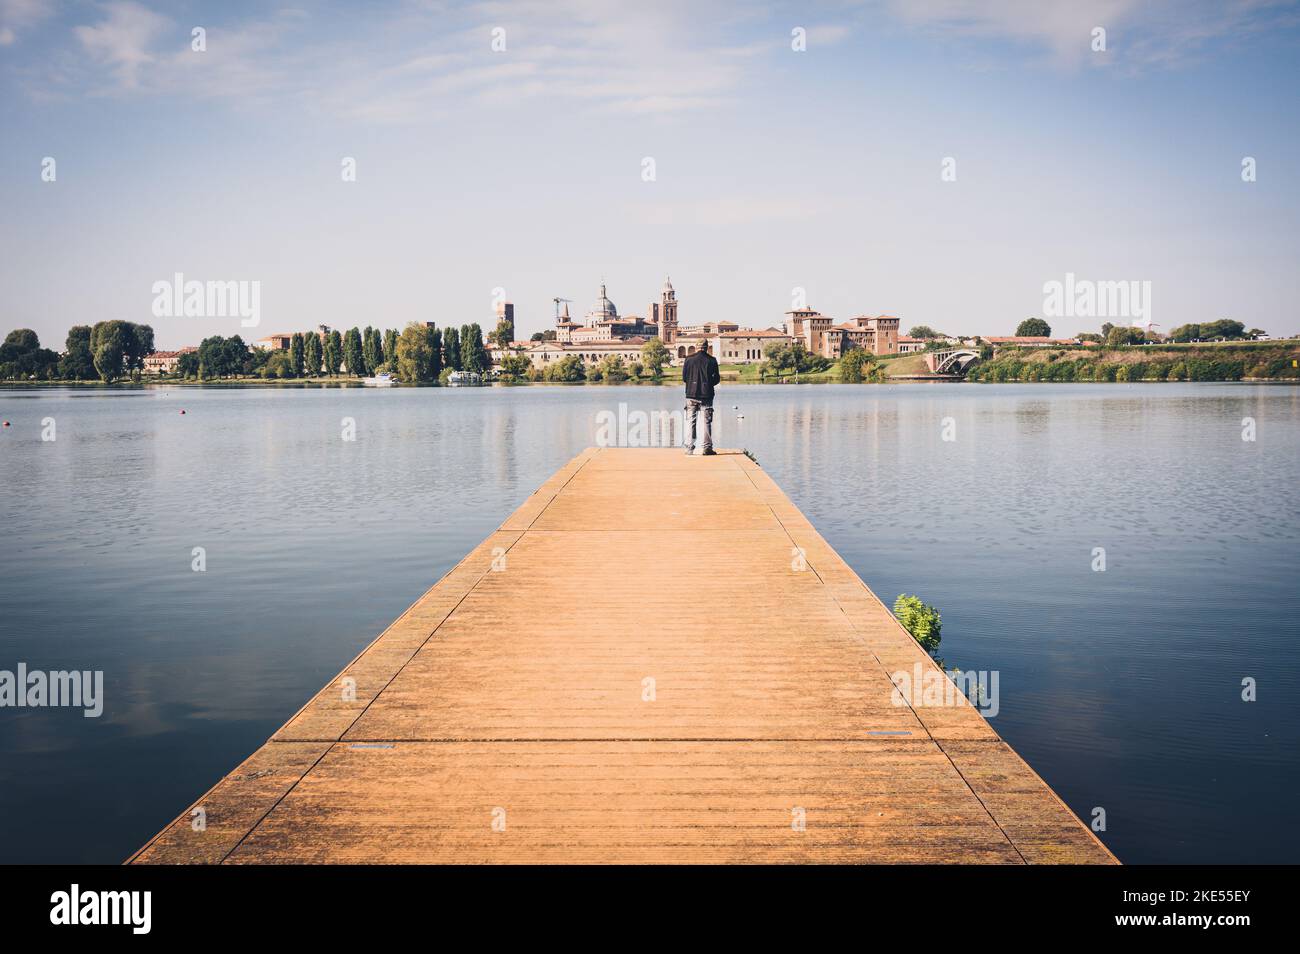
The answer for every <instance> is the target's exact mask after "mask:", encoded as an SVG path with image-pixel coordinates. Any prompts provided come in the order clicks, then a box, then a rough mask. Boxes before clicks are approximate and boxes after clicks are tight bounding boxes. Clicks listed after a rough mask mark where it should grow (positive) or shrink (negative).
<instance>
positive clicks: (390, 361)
mask: <svg viewBox="0 0 1300 954" xmlns="http://www.w3.org/2000/svg"><path fill="white" fill-rule="evenodd" d="M384 363H385V364H387V365H388V366H389V368H391V369H393V370H396V369H397V329H396V328H389V329H388V330H387V331H385V332H384Z"/></svg>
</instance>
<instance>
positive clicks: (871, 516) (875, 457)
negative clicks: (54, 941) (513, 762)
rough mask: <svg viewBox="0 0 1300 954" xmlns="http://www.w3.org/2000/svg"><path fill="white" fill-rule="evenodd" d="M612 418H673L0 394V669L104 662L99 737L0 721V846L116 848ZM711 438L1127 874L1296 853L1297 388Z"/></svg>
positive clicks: (738, 430) (553, 402)
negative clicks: (919, 630) (987, 711)
mask: <svg viewBox="0 0 1300 954" xmlns="http://www.w3.org/2000/svg"><path fill="white" fill-rule="evenodd" d="M619 402H626V403H627V405H628V407H629V408H630V409H632V410H642V411H653V410H665V411H677V410H679V409H680V406H681V399H680V396H679V395H678V393H677V392H676V391H672V390H667V389H658V388H630V387H628V388H600V387H595V388H518V389H509V388H499V389H419V390H412V389H395V390H384V391H381V390H366V389H274V390H257V389H210V390H209V389H204V390H197V389H167V390H165V391H157V392H146V391H136V392H131V391H94V392H85V391H59V390H48V391H4V392H0V415H2V416H3V417H4V418H5V419H7V420H10V421H12V422H14V426H13V427H11V428H10V429H8V430H7V431H6V432H5V434H4V438H3V441H4V443H3V454H2V455H0V477H2V478H3V486H4V487H5V491H6V492H5V494H4V496H3V503H0V518H3V520H4V525H5V527H6V531H7V532H6V536H5V545H4V548H3V551H2V552H0V606H3V614H0V642H2V644H3V647H4V653H3V661H0V668H12V667H13V666H14V665H15V664H16V662H18V661H25V662H27V663H28V664H29V665H30V666H33V667H38V668H42V669H61V668H80V669H86V668H90V669H103V670H104V671H105V683H106V696H107V709H106V712H105V715H104V717H103V718H101V719H99V720H84V719H82V718H81V717H80V714H79V713H75V712H65V711H49V710H46V711H41V710H28V711H15V710H4V711H3V712H0V845H2V846H3V847H2V848H0V857H2V858H3V860H12V861H30V860H47V861H48V860H91V861H105V862H115V861H118V860H120V859H121V858H122V857H124V856H125V855H126V854H127V853H129V852H130V851H131V850H132V849H134V848H135V847H137V846H138V844H139V843H140V842H141V841H142V840H143V839H145V838H147V837H148V836H149V835H151V834H153V832H154V831H155V830H156V829H157V827H158V826H159V824H160V823H161V821H162V820H164V819H166V818H168V817H170V816H171V815H172V814H173V813H174V812H175V811H176V810H177V808H178V807H179V806H182V805H184V804H187V803H188V801H189V800H190V799H191V798H192V797H193V796H194V795H195V794H196V793H197V792H199V791H201V790H203V789H204V788H205V787H207V786H208V785H210V784H211V783H212V782H213V781H214V780H215V779H216V778H217V777H219V776H220V774H221V773H223V772H225V771H227V770H228V769H229V768H230V767H231V766H232V765H233V764H235V762H236V761H237V760H238V759H240V758H242V757H243V756H245V755H246V754H247V753H248V752H250V751H251V750H252V749H253V748H255V747H256V746H257V745H258V744H260V743H261V742H262V741H263V740H264V739H265V738H266V736H267V735H268V734H269V733H270V732H272V731H273V730H274V729H276V728H277V727H278V726H279V725H280V724H281V723H282V722H283V721H284V720H285V719H286V718H287V717H288V716H289V715H291V714H292V713H293V712H294V711H295V710H296V709H297V708H298V707H299V706H300V705H301V704H302V703H303V702H304V701H305V700H306V699H307V698H308V697H309V696H310V695H311V694H312V693H314V692H315V690H316V689H318V688H319V687H320V686H321V685H322V684H323V683H324V682H325V681H326V680H327V679H329V678H330V677H331V676H333V675H334V674H335V673H336V672H337V671H338V669H339V667H340V665H341V664H342V663H343V662H345V661H346V660H347V659H349V658H351V656H352V655H353V654H354V653H355V652H356V651H357V650H358V649H359V648H360V647H361V646H363V645H364V644H365V643H366V642H368V641H369V640H370V639H371V638H372V637H373V636H374V634H375V633H376V632H378V631H379V630H380V629H381V628H382V627H383V626H384V625H385V624H387V623H388V622H389V621H391V619H393V618H394V617H395V616H396V615H397V614H398V613H399V612H401V611H402V609H404V608H405V607H406V606H407V605H408V604H409V603H410V602H411V601H412V600H413V599H415V598H416V597H417V596H418V595H419V594H420V593H421V592H423V591H424V589H426V588H427V587H428V585H429V584H430V583H431V582H432V581H433V580H434V579H436V578H437V577H438V576H439V575H441V574H442V573H443V572H445V571H446V570H447V569H449V568H450V567H451V566H452V565H454V564H455V563H456V562H457V561H458V560H459V559H460V558H461V557H462V556H463V555H464V554H465V553H466V552H467V551H468V550H469V549H470V548H471V547H472V546H474V545H475V544H476V543H478V542H479V541H480V540H481V539H482V538H483V537H484V536H485V535H486V534H487V533H488V532H490V531H491V530H492V529H494V528H495V527H496V526H497V525H498V524H499V523H500V522H501V520H502V519H504V517H505V516H506V515H507V514H508V513H509V512H510V511H511V510H512V509H513V508H514V507H516V506H518V504H519V503H521V502H522V501H523V499H524V498H525V497H527V496H528V494H529V493H531V491H532V490H533V489H534V488H535V487H536V486H537V484H539V483H540V482H541V481H542V480H544V479H545V478H546V477H547V476H549V475H550V474H551V473H552V472H553V471H554V470H555V469H556V468H558V467H559V466H561V465H562V464H563V463H564V462H565V461H567V460H568V459H569V458H570V457H571V456H572V455H573V454H575V453H576V452H577V451H579V450H580V449H582V448H583V447H585V446H587V445H588V444H590V443H592V442H593V435H594V433H595V431H596V415H597V414H598V413H600V412H602V411H615V412H617V408H618V404H619ZM732 405H739V410H738V411H737V410H733V408H732ZM181 409H184V410H185V411H186V412H187V413H186V414H184V415H182V414H180V411H181ZM741 414H743V415H744V418H743V420H742V419H740V418H739V415H741ZM45 416H54V417H55V418H56V419H57V421H58V428H59V430H58V433H59V439H58V440H57V441H56V442H54V443H43V442H41V441H40V439H39V421H40V420H41V418H43V417H45ZM1245 416H1250V417H1253V418H1255V419H1256V421H1257V428H1258V438H1257V440H1256V441H1254V442H1245V441H1242V440H1241V436H1240V435H1241V419H1242V418H1243V417H1245ZM345 417H351V418H353V419H354V420H355V422H356V429H357V431H356V432H357V438H356V440H355V441H351V442H349V441H344V440H343V439H342V436H341V422H342V419H343V418H345ZM946 420H950V421H951V423H952V430H951V433H952V434H953V436H955V439H954V440H944V430H945V421H946ZM715 424H716V428H717V443H718V444H719V446H736V447H744V448H748V449H749V450H751V451H752V452H753V453H754V454H755V455H756V456H757V458H758V460H759V462H760V463H761V464H762V465H763V466H764V467H765V468H767V469H768V470H769V471H770V472H771V473H772V475H773V476H774V477H775V478H776V479H777V480H778V481H779V482H780V483H781V485H782V486H783V487H784V488H785V490H786V491H787V492H788V493H789V494H790V496H791V497H792V498H793V499H794V500H795V502H796V503H797V504H799V506H800V507H802V508H803V510H804V512H805V513H806V514H807V515H808V516H809V518H810V519H811V520H812V521H813V522H814V523H815V524H816V525H817V527H818V528H819V529H820V530H821V531H822V533H823V534H824V535H825V536H826V537H827V538H828V539H829V540H830V542H831V543H832V544H833V545H834V546H836V548H837V549H839V551H840V553H841V554H842V555H843V556H844V557H845V559H846V560H848V561H849V563H850V564H852V565H853V566H854V568H855V569H856V570H857V571H858V572H859V573H860V574H861V575H862V576H863V578H864V579H866V581H867V582H868V583H869V584H870V585H871V586H872V587H873V588H874V589H875V590H876V592H877V593H878V594H879V595H880V596H881V597H882V598H883V599H885V600H886V601H892V599H893V597H894V596H895V595H897V594H898V593H900V592H909V593H912V592H915V593H920V594H921V595H922V596H923V597H924V598H925V599H926V600H927V601H929V602H933V603H935V604H936V605H938V606H939V607H940V609H941V610H942V612H943V614H944V644H943V654H944V656H945V658H946V659H947V660H948V661H949V663H950V664H956V665H961V666H966V667H970V668H977V669H996V670H999V672H1000V673H1001V712H1000V713H999V715H998V717H997V720H996V727H997V728H998V730H999V731H1000V732H1001V733H1002V734H1003V735H1004V736H1006V738H1007V739H1008V740H1009V741H1010V742H1011V743H1012V744H1013V745H1014V746H1016V748H1017V749H1018V750H1019V751H1020V752H1021V753H1022V754H1024V755H1025V757H1026V758H1027V759H1028V760H1029V762H1030V763H1031V764H1032V765H1033V766H1034V767H1035V769H1037V770H1038V771H1039V772H1040V773H1041V774H1042V775H1044V776H1045V777H1046V778H1047V779H1048V781H1049V782H1050V783H1051V784H1052V785H1053V786H1054V787H1055V788H1056V789H1057V791H1058V792H1060V793H1061V795H1062V796H1063V797H1064V798H1065V799H1066V800H1067V802H1069V804H1070V805H1071V807H1072V808H1074V809H1075V811H1076V812H1077V813H1079V814H1080V815H1082V816H1085V817H1087V816H1088V815H1089V813H1090V811H1091V809H1092V807H1094V806H1097V805H1101V806H1103V807H1105V808H1106V809H1107V815H1108V817H1109V819H1110V823H1111V830H1110V831H1109V832H1107V833H1106V840H1107V842H1108V844H1110V845H1111V846H1112V848H1114V850H1115V851H1116V852H1117V853H1118V854H1119V855H1120V857H1121V858H1122V859H1124V860H1126V861H1131V862H1142V861H1225V862H1228V861H1263V860H1272V861H1294V860H1295V858H1296V856H1297V848H1298V847H1300V836H1297V835H1296V834H1294V833H1293V829H1292V827H1291V826H1290V825H1289V818H1287V817H1286V815H1285V814H1284V813H1285V808H1286V807H1287V806H1289V798H1288V797H1287V793H1289V792H1290V791H1292V790H1294V786H1295V783H1296V782H1297V781H1300V779H1298V778H1297V767H1296V763H1295V756H1294V753H1295V752H1296V751H1297V742H1300V738H1297V736H1298V735H1300V732H1298V731H1297V728H1298V724H1300V717H1297V715H1296V714H1295V712H1294V709H1293V707H1291V706H1290V705H1289V700H1291V699H1293V698H1294V697H1295V693H1296V690H1297V688H1298V687H1297V681H1298V674H1300V662H1298V659H1297V654H1298V653H1300V650H1298V649H1297V645H1298V643H1297V640H1296V636H1297V635H1300V627H1298V626H1297V623H1296V620H1297V618H1298V613H1297V611H1298V610H1300V605H1298V598H1297V595H1296V594H1297V593H1298V592H1300V587H1297V582H1300V580H1298V579H1297V573H1296V570H1295V565H1296V563H1295V558H1296V551H1295V541H1296V539H1297V536H1298V535H1300V513H1297V509H1298V506H1297V503H1296V500H1295V494H1294V488H1295V486H1296V483H1297V476H1298V474H1297V463H1296V462H1297V459H1298V455H1297V452H1298V451H1300V392H1298V391H1297V390H1296V389H1293V388H1279V387H1268V386H1248V385H1177V384H1170V385H1098V386H1090V385H1061V386H1054V385H1030V386H1019V385H1005V386H951V387H933V386H926V385H918V386H901V387H888V388H881V387H851V386H850V387H840V386H784V387H781V386H768V387H745V388H739V387H736V388H727V389H723V390H722V391H721V392H720V396H719V400H718V413H717V416H716V419H715ZM195 546H202V547H204V548H205V549H206V552H207V570H206V571H205V572H203V573H195V572H193V571H192V569H191V551H192V549H193V547H195ZM1096 547H1104V548H1105V550H1106V554H1107V566H1108V568H1107V571H1106V572H1105V573H1095V572H1093V571H1092V570H1091V569H1090V563H1091V555H1092V552H1093V550H1094V548H1096ZM717 569H718V571H719V572H724V573H725V572H726V568H725V567H719V568H717ZM608 585H615V586H618V585H626V586H631V587H635V586H636V583H635V582H634V581H620V580H617V579H614V580H611V581H609V583H608ZM737 638H738V639H743V638H744V634H737ZM1244 676H1255V677H1256V678H1258V679H1259V680H1260V682H1261V686H1262V690H1261V694H1260V701H1259V702H1257V703H1253V704H1246V703H1243V702H1241V701H1240V682H1241V679H1242V678H1243V677H1244ZM90 723H94V724H90ZM90 804H93V805H94V811H93V812H90V811H88V810H87V806H88V805H90Z"/></svg>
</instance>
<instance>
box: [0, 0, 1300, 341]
mask: <svg viewBox="0 0 1300 954" xmlns="http://www.w3.org/2000/svg"><path fill="white" fill-rule="evenodd" d="M1098 28H1101V29H1103V30H1104V31H1105V33H1104V35H1103V39H1104V46H1105V49H1104V50H1102V49H1097V47H1098V34H1097V32H1096V31H1097V29H1098ZM196 30H198V31H200V32H198V33H196ZM196 46H199V47H202V49H196ZM1298 46H1300V8H1298V7H1297V4H1295V3H1292V2H1285V3H1283V2H1264V0H1261V2H1244V3H1235V4H1230V5H1223V4H1219V3H1214V2H1210V0H1195V2H1187V3H1173V2H1151V3H1140V2H1138V0H1100V2H1097V3H1091V4H1085V3H1031V2H1028V0H1001V2H988V3H976V2H974V0H969V2H968V0H915V2H907V3H904V2H901V0H898V2H889V0H881V2H862V3H850V4H842V3H832V4H821V5H818V4H814V5H811V6H810V5H803V4H800V5H794V4H790V5H785V4H776V5H773V6H765V7H762V8H752V7H750V6H747V5H744V4H740V3H709V2H680V3H677V2H669V3H665V4H656V5H653V7H651V6H650V5H640V6H631V5H629V6H628V7H626V8H616V7H614V6H612V5H609V4H602V3H596V2H592V0H560V2H556V3H545V4H542V3H532V2H520V3H515V2H488V3H482V4H457V3H434V2H416V0H410V2H389V3H379V4H374V5H368V6H367V7H366V8H365V12H364V16H362V15H360V14H359V13H358V12H357V10H356V8H351V7H349V6H347V5H344V4H341V3H325V4H306V5H304V6H302V7H287V6H286V7H280V6H274V5H272V6H270V7H266V8H262V7H259V6H257V5H248V4H242V3H235V4H223V5H212V4H204V3H198V2H184V0H182V2H178V3H171V4H145V3H141V2H135V0H111V2H69V3H41V2H36V0H0V85H2V87H3V97H2V102H0V138H2V139H3V141H4V143H5V149H4V150H3V152H0V208H2V209H3V210H4V211H3V217H4V228H3V229H2V230H0V306H2V307H3V314H2V321H3V324H4V326H5V327H4V328H3V329H0V333H4V332H7V331H8V330H10V329H12V328H18V327H29V328H32V329H34V330H36V331H37V333H38V334H39V335H40V337H41V340H42V343H43V344H45V345H46V346H47V347H51V348H54V349H56V350H59V349H61V348H62V347H63V337H64V335H65V334H66V332H67V329H68V328H69V327H70V326H72V325H74V324H93V323H94V322H96V321H100V320H106V319H114V318H117V319H126V320H130V321H138V322H146V323H148V324H151V325H152V326H153V328H154V331H155V342H156V344H157V347H158V348H159V349H160V350H172V349H175V348H178V347H180V346H182V345H187V344H194V343H197V342H198V341H199V340H201V339H202V338H204V337H207V336H209V335H213V334H221V335H232V334H240V335H241V336H243V337H244V339H245V340H246V341H253V340H256V339H258V338H263V337H265V336H267V335H270V334H272V333H276V332H286V331H295V330H306V329H309V328H314V327H316V326H317V325H319V324H327V325H330V326H332V327H341V328H349V327H352V326H360V327H364V326H366V325H375V326H379V327H385V328H388V327H393V328H401V327H402V326H403V325H405V324H406V323H408V322H410V321H421V322H423V321H434V322H436V323H438V324H439V325H441V326H448V325H453V326H460V325H462V324H466V323H471V322H477V323H479V324H480V325H481V326H482V327H483V329H484V331H485V332H486V331H490V330H491V327H492V325H493V324H494V316H495V305H496V303H497V301H498V300H499V299H500V298H501V297H502V296H504V298H505V299H507V300H509V301H511V302H512V303H513V304H514V306H515V312H514V314H515V326H516V336H517V337H518V338H523V339H526V338H528V337H529V336H530V335H531V334H532V333H534V332H538V331H544V330H546V329H549V328H552V327H554V306H553V299H554V298H555V297H557V296H558V297H561V298H569V299H573V300H575V302H576V303H577V304H576V305H575V308H576V309H578V311H577V312H575V317H576V316H577V314H580V313H581V311H584V310H585V309H586V307H587V303H588V302H590V301H591V300H592V298H593V297H594V295H593V290H594V289H595V288H596V287H597V286H598V285H599V283H600V282H601V281H604V282H605V283H606V285H607V286H608V288H609V291H610V297H611V298H613V299H614V300H616V301H617V302H618V303H619V305H620V309H621V310H623V311H625V312H627V313H630V314H640V313H641V312H642V311H643V310H644V309H645V305H646V304H647V303H649V302H652V301H655V300H657V298H658V295H659V288H660V284H661V283H662V281H663V277H664V275H665V274H668V275H671V276H672V279H673V283H674V285H675V286H676V287H677V289H678V290H679V293H680V297H681V299H682V302H683V304H682V310H681V314H680V317H679V320H680V322H681V323H682V324H683V325H699V324H703V323H707V322H717V321H729V322H736V323H738V324H739V325H741V326H742V327H753V328H767V327H780V325H781V321H782V318H783V315H784V313H785V312H787V311H789V310H790V309H791V307H792V305H793V304H794V303H796V299H797V298H798V297H800V292H798V291H796V290H797V289H798V290H802V298H803V300H804V301H806V303H807V305H808V306H809V307H811V308H815V309H816V310H818V311H819V312H821V313H822V314H824V315H827V316H829V317H831V318H833V319H834V321H836V322H843V321H847V320H849V319H851V318H853V317H854V316H857V315H881V314H888V315H893V316H897V317H898V318H899V320H900V322H901V328H902V330H903V332H906V331H907V330H908V329H909V328H911V327H913V326H915V325H929V326H931V327H934V328H936V329H939V330H941V331H944V332H948V333H952V334H958V335H970V334H985V335H1009V334H1011V333H1012V332H1013V331H1014V329H1015V326H1016V324H1018V323H1019V322H1020V321H1021V320H1023V319H1024V318H1026V317H1030V316H1043V313H1044V304H1045V291H1044V287H1045V285H1046V284H1047V283H1051V282H1062V281H1064V280H1065V279H1066V276H1077V278H1078V279H1079V280H1080V281H1083V282H1095V283H1113V282H1133V283H1147V282H1149V283H1150V285H1149V286H1146V287H1149V289H1150V294H1149V298H1147V299H1145V305H1146V307H1147V308H1149V314H1147V315H1142V316H1135V317H1142V318H1145V320H1148V321H1153V322H1155V323H1156V324H1157V325H1158V326H1159V327H1160V328H1161V329H1163V330H1168V329H1170V328H1172V327H1174V326H1176V325H1180V324H1184V323H1187V322H1205V321H1212V320H1215V319H1219V318H1232V319H1236V320H1239V321H1242V322H1243V323H1245V324H1246V325H1247V326H1248V327H1260V328H1263V329H1265V330H1266V331H1268V332H1270V333H1272V334H1274V335H1282V334H1292V333H1295V332H1298V331H1300V316H1297V315H1296V312H1295V306H1294V302H1295V299H1296V293H1297V290H1298V286H1300V280H1298V279H1297V277H1296V269H1295V262H1296V261H1297V259H1300V227H1298V226H1300V188H1298V187H1297V183H1298V182H1300V149H1298V148H1297V146H1300V143H1297V138H1298V137H1300V132H1298V130H1300V106H1297V104H1296V102H1295V99H1296V97H1295V95H1294V94H1295V89H1296V88H1297V82H1296V81H1297V79H1300V65H1297V64H1300V56H1297V53H1298V52H1300V50H1298V49H1297V47H1298ZM49 160H52V162H50V161H49ZM647 160H649V161H647ZM1247 160H1249V172H1250V175H1249V176H1248V175H1247ZM177 273H182V274H184V276H185V277H186V278H187V279H194V280H197V281H201V282H240V283H252V282H257V283H258V287H259V289H260V320H259V322H258V324H257V326H256V327H242V326H241V322H240V320H239V318H238V317H230V316H226V317H215V316H209V317H183V316H180V317H155V316H154V314H153V313H152V311H151V305H152V302H153V300H154V292H153V290H152V289H153V287H154V285H155V283H157V282H159V281H164V282H166V281H171V279H172V276H173V275H175V274H177ZM498 290H499V291H498ZM1048 320H1049V322H1050V323H1051V325H1052V328H1053V331H1054V333H1057V334H1060V335H1072V334H1074V333H1076V332H1079V331H1090V330H1096V329H1097V328H1099V327H1100V325H1101V324H1102V323H1103V322H1104V321H1107V320H1110V321H1114V322H1115V323H1117V324H1121V323H1129V322H1128V321H1126V320H1124V318H1123V317H1119V318H1115V317H1106V316H1091V317H1090V316H1079V317H1073V316H1072V317H1069V318H1064V319H1059V318H1053V317H1050V316H1048Z"/></svg>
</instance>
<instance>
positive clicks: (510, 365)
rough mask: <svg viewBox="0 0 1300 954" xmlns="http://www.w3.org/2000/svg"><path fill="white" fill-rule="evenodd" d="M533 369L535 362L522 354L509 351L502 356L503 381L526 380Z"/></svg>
mask: <svg viewBox="0 0 1300 954" xmlns="http://www.w3.org/2000/svg"><path fill="white" fill-rule="evenodd" d="M532 369H533V363H532V362H531V361H529V360H528V359H527V358H526V357H524V356H523V355H522V354H516V353H513V352H511V353H507V354H504V355H502V356H501V379H502V380H503V381H526V380H528V374H529V372H530V371H531V370H532Z"/></svg>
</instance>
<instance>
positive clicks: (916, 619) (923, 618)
mask: <svg viewBox="0 0 1300 954" xmlns="http://www.w3.org/2000/svg"><path fill="white" fill-rule="evenodd" d="M894 615H895V616H896V617H898V621H899V622H900V623H902V624H903V629H905V630H907V631H908V632H909V633H911V634H912V637H913V638H914V639H915V640H916V641H917V642H918V643H920V644H921V648H922V649H924V650H925V651H926V652H927V653H930V654H931V655H933V654H934V653H935V651H936V650H938V648H939V641H940V639H941V638H942V637H940V635H939V630H940V628H942V625H943V623H942V620H941V618H940V616H939V611H938V610H937V609H935V608H934V607H933V606H930V605H929V604H928V603H923V602H921V598H920V597H919V596H907V595H905V594H902V593H900V594H899V595H898V599H896V600H894Z"/></svg>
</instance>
